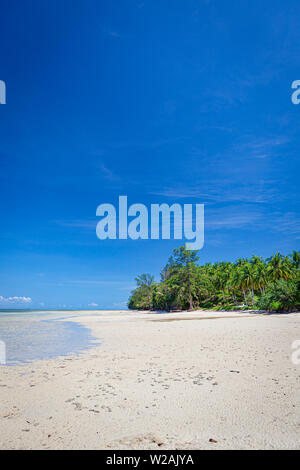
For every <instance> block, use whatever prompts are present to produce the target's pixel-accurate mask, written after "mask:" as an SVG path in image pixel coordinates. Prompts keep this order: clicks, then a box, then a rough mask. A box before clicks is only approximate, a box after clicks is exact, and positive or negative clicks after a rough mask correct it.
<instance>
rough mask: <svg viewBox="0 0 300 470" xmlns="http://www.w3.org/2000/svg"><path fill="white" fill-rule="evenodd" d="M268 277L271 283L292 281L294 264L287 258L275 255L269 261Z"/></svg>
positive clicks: (278, 254)
mask: <svg viewBox="0 0 300 470" xmlns="http://www.w3.org/2000/svg"><path fill="white" fill-rule="evenodd" d="M267 262H268V266H267V277H268V279H269V280H270V281H276V280H277V279H284V280H285V281H286V280H287V279H291V278H292V276H293V273H292V264H291V261H290V259H289V258H288V257H287V256H283V255H281V254H280V253H275V254H274V255H273V256H271V258H268V259H267Z"/></svg>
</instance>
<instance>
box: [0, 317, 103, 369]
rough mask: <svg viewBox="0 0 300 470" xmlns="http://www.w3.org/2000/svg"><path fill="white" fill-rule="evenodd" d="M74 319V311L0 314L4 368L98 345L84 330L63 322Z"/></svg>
mask: <svg viewBox="0 0 300 470" xmlns="http://www.w3.org/2000/svg"><path fill="white" fill-rule="evenodd" d="M75 316H76V314H75V312H55V311H53V312H49V311H41V312H34V311H24V312H20V311H11V310H10V311H1V312H0V341H3V342H4V343H5V349H6V365H16V364H22V363H28V362H31V361H34V360H36V359H51V358H54V357H57V356H69V355H73V354H78V353H80V352H82V351H85V350H87V349H90V348H91V347H93V346H95V344H99V341H98V340H96V339H95V338H94V337H93V336H92V335H91V333H90V330H89V329H88V328H86V327H85V326H83V325H80V324H78V323H75V322H72V321H66V319H68V318H72V317H75ZM0 367H1V366H0Z"/></svg>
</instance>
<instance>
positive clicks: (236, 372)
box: [230, 370, 240, 374]
mask: <svg viewBox="0 0 300 470" xmlns="http://www.w3.org/2000/svg"><path fill="white" fill-rule="evenodd" d="M230 372H234V373H235V374H239V373H240V371H239V370H231V371H230Z"/></svg>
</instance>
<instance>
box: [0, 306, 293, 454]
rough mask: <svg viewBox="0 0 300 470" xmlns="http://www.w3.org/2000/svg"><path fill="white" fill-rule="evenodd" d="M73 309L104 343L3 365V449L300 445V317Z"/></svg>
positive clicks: (0, 409)
mask: <svg viewBox="0 0 300 470" xmlns="http://www.w3.org/2000/svg"><path fill="white" fill-rule="evenodd" d="M74 315H75V317H74V318H72V319H71V320H70V321H75V322H79V323H81V324H83V325H85V326H86V327H88V328H90V329H91V331H92V334H93V336H94V337H95V339H99V340H100V341H101V342H100V343H99V344H96V345H95V347H94V348H92V349H90V350H88V351H86V352H83V353H81V354H80V355H79V356H71V357H65V358H64V357H59V358H56V359H51V360H44V361H34V362H32V363H29V364H26V365H20V366H13V367H11V366H1V368H0V448H1V449H272V448H277V449H288V448H289V449H300V365H295V364H293V363H292V361H291V354H292V352H293V351H292V348H291V344H292V342H293V341H295V340H297V339H300V313H291V314H274V315H263V314H257V313H248V312H244V313H232V312H230V313H229V312H228V313H224V312H222V313H221V312H208V311H205V312H193V313H191V312H181V313H171V314H156V313H146V312H128V311H118V312H116V311H115V312H112V311H106V312H103V311H102V312H100V311H99V313H98V315H95V312H85V313H83V312H80V313H78V316H76V313H74ZM210 439H213V440H214V441H216V442H210Z"/></svg>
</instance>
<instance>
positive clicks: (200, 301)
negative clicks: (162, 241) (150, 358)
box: [128, 246, 300, 311]
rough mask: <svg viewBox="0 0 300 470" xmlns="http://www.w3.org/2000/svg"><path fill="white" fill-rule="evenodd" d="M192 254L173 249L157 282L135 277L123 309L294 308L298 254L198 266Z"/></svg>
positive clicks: (299, 264)
mask: <svg viewBox="0 0 300 470" xmlns="http://www.w3.org/2000/svg"><path fill="white" fill-rule="evenodd" d="M198 261H199V258H198V255H197V252H196V251H190V250H186V249H185V248H184V247H183V246H181V247H179V248H176V249H174V250H173V253H172V255H171V257H170V258H169V260H168V263H167V264H166V266H165V267H164V268H163V269H162V271H161V280H160V282H158V283H156V282H154V278H153V276H151V275H150V274H142V275H140V276H138V277H137V278H136V282H137V288H136V289H135V290H134V291H133V292H132V293H131V296H130V299H129V302H128V307H129V308H130V309H138V310H141V309H143V310H151V309H152V310H167V311H170V310H188V309H190V310H192V309H195V308H208V309H214V310H236V309H243V310H245V309H249V308H260V309H264V310H270V311H273V310H291V309H298V308H299V307H300V302H299V288H300V253H299V252H298V251H294V252H293V253H292V254H291V255H290V256H289V257H288V256H283V255H281V254H280V253H276V254H274V255H273V256H272V257H271V258H269V259H267V260H264V259H263V258H261V257H259V256H256V255H254V256H252V258H251V259H247V258H240V259H238V260H237V261H236V262H235V263H232V262H225V261H222V262H217V263H214V264H213V263H206V264H204V265H202V266H200V265H199V264H198Z"/></svg>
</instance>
